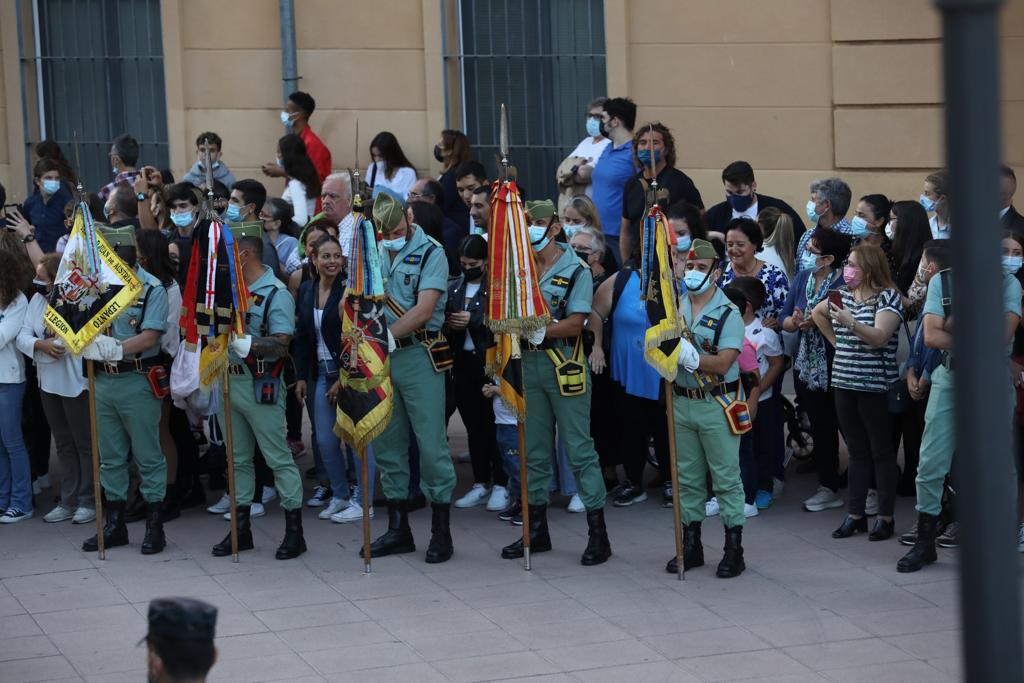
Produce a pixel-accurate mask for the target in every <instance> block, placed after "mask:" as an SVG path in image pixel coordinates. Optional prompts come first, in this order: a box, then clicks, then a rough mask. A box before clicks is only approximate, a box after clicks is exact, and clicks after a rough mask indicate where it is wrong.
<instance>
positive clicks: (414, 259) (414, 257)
mask: <svg viewBox="0 0 1024 683" xmlns="http://www.w3.org/2000/svg"><path fill="white" fill-rule="evenodd" d="M422 260H423V254H409V255H408V256H406V257H405V258H404V259H402V263H411V264H412V265H416V264H417V263H419V262H420V261H422Z"/></svg>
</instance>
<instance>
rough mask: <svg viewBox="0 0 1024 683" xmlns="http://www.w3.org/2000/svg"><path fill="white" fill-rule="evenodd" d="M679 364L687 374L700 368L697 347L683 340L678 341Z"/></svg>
mask: <svg viewBox="0 0 1024 683" xmlns="http://www.w3.org/2000/svg"><path fill="white" fill-rule="evenodd" d="M679 364H680V365H681V366H683V368H684V369H685V370H686V371H687V372H693V371H694V370H696V369H697V368H699V367H700V352H698V351H697V347H696V346H694V345H693V344H691V343H690V342H689V341H687V340H685V339H680V340H679Z"/></svg>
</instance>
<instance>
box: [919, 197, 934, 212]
mask: <svg viewBox="0 0 1024 683" xmlns="http://www.w3.org/2000/svg"><path fill="white" fill-rule="evenodd" d="M917 201H919V202H921V206H923V207H924V210H925V211H934V210H935V202H933V201H932V200H931V199H929V198H928V196H927V195H923V194H922V195H921V196H920V197H918V198H917Z"/></svg>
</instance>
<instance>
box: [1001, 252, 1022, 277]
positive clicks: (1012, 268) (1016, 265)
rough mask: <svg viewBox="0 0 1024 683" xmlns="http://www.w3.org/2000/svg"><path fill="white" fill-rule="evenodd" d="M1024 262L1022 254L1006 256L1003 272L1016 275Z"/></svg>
mask: <svg viewBox="0 0 1024 683" xmlns="http://www.w3.org/2000/svg"><path fill="white" fill-rule="evenodd" d="M1022 264H1024V257H1022V256H1004V257H1003V274H1004V275H1016V274H1017V271H1018V270H1020V267H1021V265H1022Z"/></svg>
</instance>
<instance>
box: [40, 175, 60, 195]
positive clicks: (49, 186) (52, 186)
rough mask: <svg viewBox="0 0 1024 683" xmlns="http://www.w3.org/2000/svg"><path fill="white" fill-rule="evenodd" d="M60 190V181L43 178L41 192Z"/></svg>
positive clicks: (50, 192) (47, 192)
mask: <svg viewBox="0 0 1024 683" xmlns="http://www.w3.org/2000/svg"><path fill="white" fill-rule="evenodd" d="M59 190H60V181H59V180H53V179H50V178H47V179H45V180H43V192H45V193H46V194H56V193H57V192H58V191H59Z"/></svg>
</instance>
